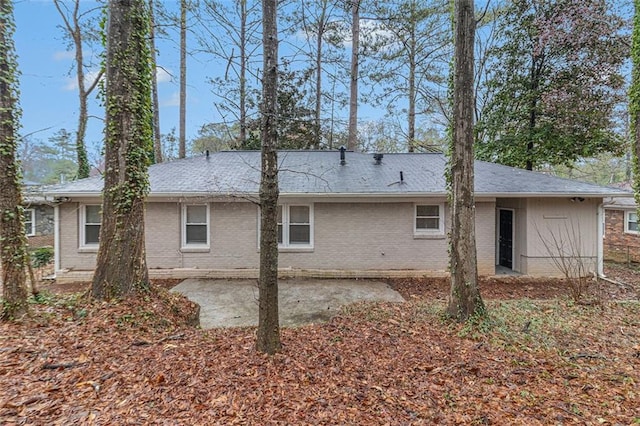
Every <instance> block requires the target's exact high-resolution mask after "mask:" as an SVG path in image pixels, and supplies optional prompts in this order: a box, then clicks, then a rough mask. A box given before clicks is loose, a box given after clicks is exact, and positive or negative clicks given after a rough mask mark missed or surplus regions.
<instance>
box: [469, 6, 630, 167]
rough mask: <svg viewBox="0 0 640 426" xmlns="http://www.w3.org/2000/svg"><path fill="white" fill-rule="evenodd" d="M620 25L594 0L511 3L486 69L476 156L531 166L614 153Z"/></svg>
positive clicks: (622, 49)
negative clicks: (483, 104)
mask: <svg viewBox="0 0 640 426" xmlns="http://www.w3.org/2000/svg"><path fill="white" fill-rule="evenodd" d="M603 17H606V18H605V19H603ZM623 25H624V22H623V20H622V19H621V18H620V17H619V16H617V15H615V14H614V13H613V12H611V11H610V10H609V9H608V6H607V5H606V3H605V2H600V1H596V0H589V1H587V2H586V3H584V2H581V3H580V4H578V2H570V1H560V2H556V3H553V4H548V3H545V2H542V3H538V2H533V1H531V0H516V1H514V2H513V4H512V5H511V7H510V8H508V9H507V10H506V11H505V12H504V13H503V14H502V16H501V17H500V21H499V25H498V31H499V33H501V34H503V37H502V40H501V44H500V45H498V46H496V47H495V48H494V49H493V50H492V59H491V61H492V64H491V65H490V66H489V67H488V69H490V70H491V71H490V75H489V78H488V80H487V83H486V85H485V90H487V92H488V93H489V95H490V96H489V100H488V102H487V104H486V107H485V108H484V110H483V111H482V115H481V118H480V120H479V123H478V131H477V147H476V149H477V155H478V157H479V158H481V159H484V160H489V161H497V162H500V163H503V164H507V165H511V166H517V167H526V168H529V169H531V168H536V167H539V166H541V165H545V164H550V165H558V164H565V165H571V164H572V163H573V162H575V161H576V160H578V159H580V158H583V157H592V156H595V155H597V154H599V153H604V152H614V153H616V152H619V151H620V150H621V148H622V138H621V136H620V133H618V132H617V131H616V127H617V124H618V123H616V121H615V118H614V113H615V111H616V108H618V107H619V105H620V103H621V102H622V101H623V92H622V89H623V85H622V79H621V75H620V68H621V66H622V63H623V61H624V58H625V57H626V53H627V52H626V50H627V49H626V47H625V46H626V45H627V41H626V40H625V35H624V33H623V31H622V29H623Z"/></svg>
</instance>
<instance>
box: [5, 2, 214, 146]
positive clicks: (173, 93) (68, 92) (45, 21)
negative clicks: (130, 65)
mask: <svg viewBox="0 0 640 426" xmlns="http://www.w3.org/2000/svg"><path fill="white" fill-rule="evenodd" d="M91 3H94V2H93V1H90V0H87V1H85V2H83V7H84V6H86V5H87V4H91ZM167 5H170V3H169V2H167ZM15 20H16V34H15V43H16V51H17V54H18V66H19V69H20V72H21V74H22V75H21V76H20V105H21V107H22V110H23V113H22V120H21V122H22V129H21V134H23V135H28V134H32V137H33V138H37V139H41V140H46V139H48V137H49V136H51V135H52V134H53V133H55V132H56V131H58V130H59V129H61V128H65V129H67V130H68V131H70V132H73V131H75V129H76V127H77V119H78V95H77V86H76V84H75V70H74V68H73V52H68V51H67V50H66V42H65V41H64V39H63V33H62V30H61V29H60V28H59V27H58V25H60V24H61V23H62V20H61V18H60V15H59V14H58V12H57V10H56V8H55V6H54V5H53V1H52V0H19V1H16V3H15ZM158 49H159V51H160V56H159V57H158V63H159V65H161V66H162V68H163V69H164V70H166V71H167V73H165V72H160V74H159V85H158V86H159V92H160V104H161V111H160V122H161V127H162V132H163V133H167V132H169V131H170V130H171V128H172V127H176V131H177V127H178V70H179V67H178V65H179V56H178V50H177V49H176V47H175V44H174V43H171V42H167V41H164V42H163V41H159V46H158ZM187 62H188V68H187V73H188V76H187V81H188V89H187V139H191V138H193V137H194V136H195V135H196V133H197V130H198V128H199V127H200V126H201V125H202V124H204V123H208V122H212V121H216V120H217V119H218V117H217V116H216V114H215V112H214V110H213V105H212V102H213V98H212V94H211V86H210V85H208V84H207V83H206V81H207V75H211V74H212V72H213V71H214V70H213V68H212V65H211V63H204V62H201V61H198V60H197V59H194V58H191V57H188V59H187ZM96 70H97V69H96ZM94 93H95V94H94ZM94 93H92V96H91V107H90V114H93V115H94V116H99V117H102V115H103V113H102V111H101V109H100V108H99V107H98V106H99V102H98V100H97V98H96V96H97V91H95V92H94ZM102 127H103V123H102V121H101V120H100V119H99V118H97V117H92V118H91V119H90V121H89V129H88V134H87V142H88V144H89V148H90V150H91V149H93V151H94V152H93V155H94V156H95V155H97V153H98V152H99V150H100V141H101V139H102ZM90 155H91V153H90Z"/></svg>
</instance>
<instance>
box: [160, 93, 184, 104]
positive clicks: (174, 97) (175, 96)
mask: <svg viewBox="0 0 640 426" xmlns="http://www.w3.org/2000/svg"><path fill="white" fill-rule="evenodd" d="M160 106H161V107H176V106H180V92H173V93H172V94H171V96H169V98H168V99H163V100H161V101H160Z"/></svg>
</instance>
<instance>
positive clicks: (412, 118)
mask: <svg viewBox="0 0 640 426" xmlns="http://www.w3.org/2000/svg"><path fill="white" fill-rule="evenodd" d="M411 6H412V10H411V12H412V13H413V14H415V8H416V5H415V2H412V3H411ZM416 19H417V18H416V17H412V18H411V34H410V39H409V117H408V121H409V124H408V126H409V129H408V133H409V134H408V138H407V139H408V143H407V144H408V150H409V152H413V151H414V150H415V145H416V99H417V94H416V68H417V64H416V56H417V54H416Z"/></svg>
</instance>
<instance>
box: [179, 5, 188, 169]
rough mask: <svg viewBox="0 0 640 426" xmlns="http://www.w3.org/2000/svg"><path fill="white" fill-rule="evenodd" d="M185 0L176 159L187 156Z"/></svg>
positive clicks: (181, 33)
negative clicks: (178, 133)
mask: <svg viewBox="0 0 640 426" xmlns="http://www.w3.org/2000/svg"><path fill="white" fill-rule="evenodd" d="M186 120H187V0H180V123H179V127H180V135H179V139H180V140H179V147H178V157H179V158H184V157H185V156H186V155H187V136H186Z"/></svg>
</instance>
